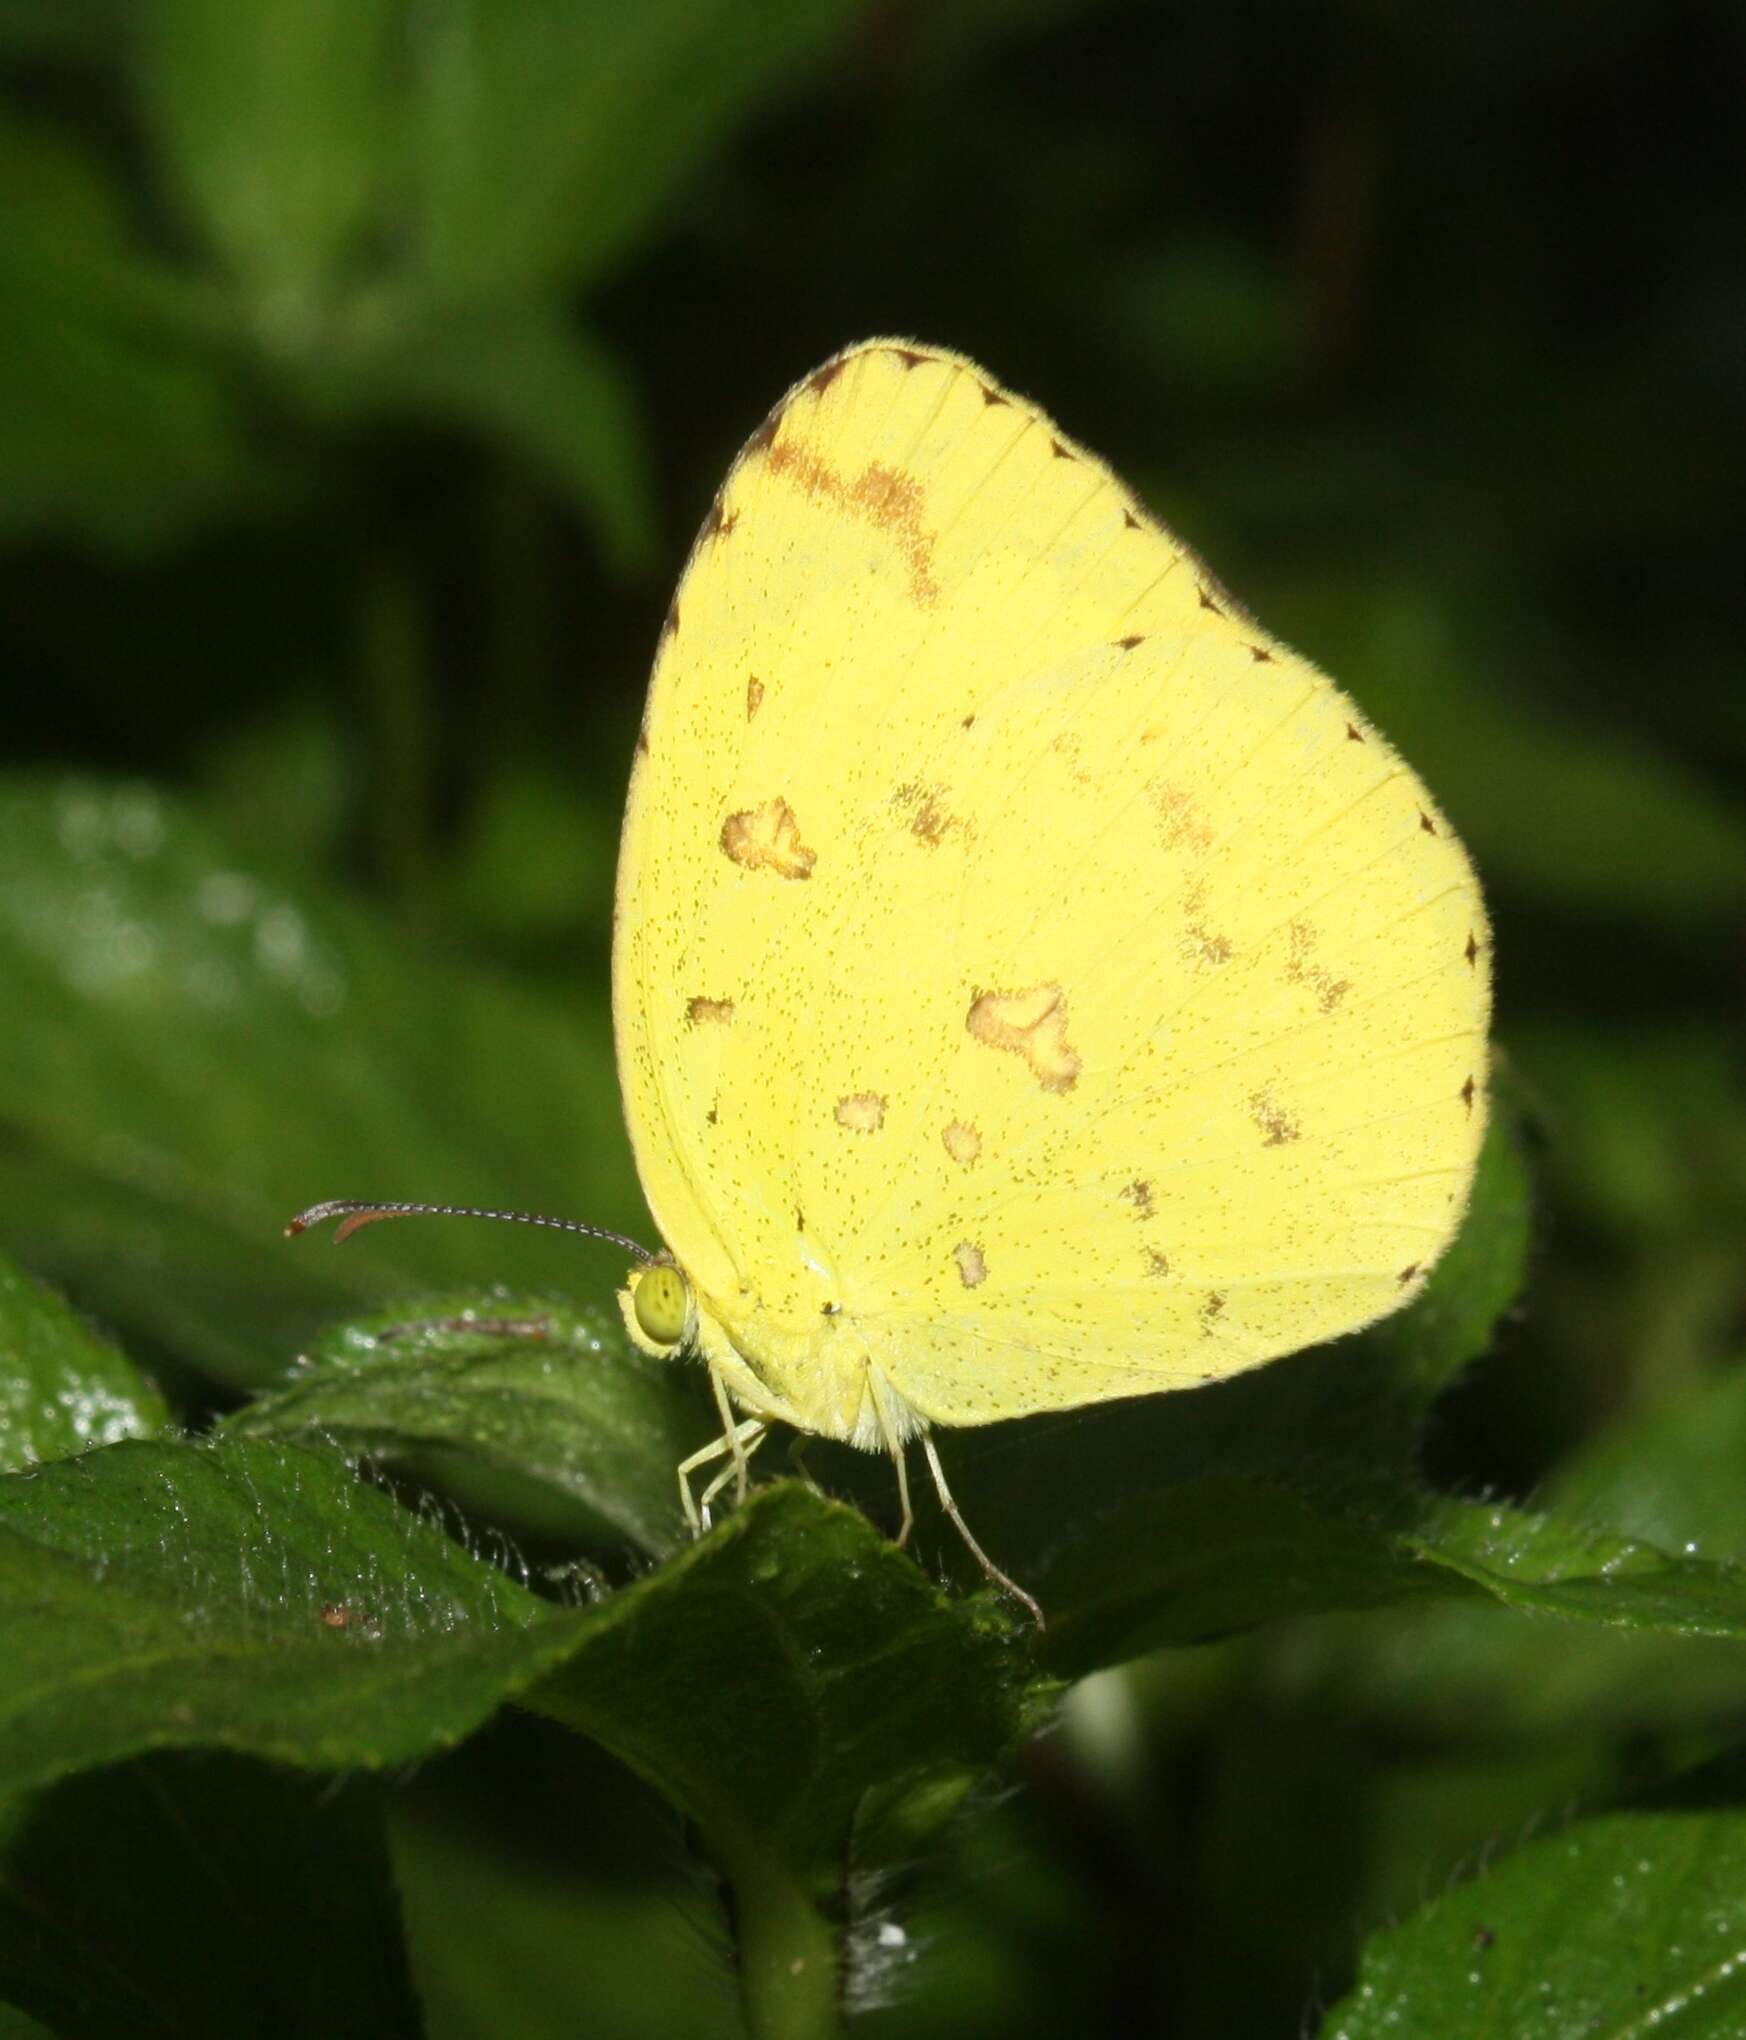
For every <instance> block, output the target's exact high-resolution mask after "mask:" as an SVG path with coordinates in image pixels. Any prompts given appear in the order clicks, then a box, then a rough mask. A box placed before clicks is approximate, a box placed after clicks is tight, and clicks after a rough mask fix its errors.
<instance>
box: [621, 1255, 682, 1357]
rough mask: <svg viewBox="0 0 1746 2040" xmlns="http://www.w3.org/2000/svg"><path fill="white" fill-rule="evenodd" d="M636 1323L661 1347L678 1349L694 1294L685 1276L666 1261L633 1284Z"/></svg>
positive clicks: (642, 1274) (632, 1299) (643, 1273)
mask: <svg viewBox="0 0 1746 2040" xmlns="http://www.w3.org/2000/svg"><path fill="white" fill-rule="evenodd" d="M631 1304H632V1307H633V1308H634V1309H635V1311H636V1314H637V1323H638V1325H640V1326H641V1328H642V1329H643V1331H644V1332H645V1333H647V1335H648V1336H649V1337H650V1338H651V1339H653V1340H654V1342H655V1343H656V1344H657V1345H659V1346H676V1345H678V1343H679V1341H680V1340H681V1339H682V1338H684V1336H685V1321H686V1319H687V1318H688V1317H689V1316H690V1313H691V1292H690V1290H689V1288H688V1287H687V1285H686V1281H685V1277H684V1276H683V1275H681V1274H680V1272H679V1270H678V1269H677V1268H674V1267H672V1266H670V1265H669V1264H668V1263H666V1262H662V1263H660V1264H659V1265H658V1266H656V1267H653V1268H645V1269H643V1271H642V1272H641V1273H640V1274H639V1275H637V1276H636V1277H635V1279H634V1280H633V1281H632V1283H631Z"/></svg>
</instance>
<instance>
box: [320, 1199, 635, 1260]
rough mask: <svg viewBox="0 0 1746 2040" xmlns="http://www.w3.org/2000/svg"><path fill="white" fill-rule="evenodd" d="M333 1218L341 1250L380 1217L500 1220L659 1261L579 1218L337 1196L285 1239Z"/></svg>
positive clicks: (629, 1241)
mask: <svg viewBox="0 0 1746 2040" xmlns="http://www.w3.org/2000/svg"><path fill="white" fill-rule="evenodd" d="M330 1218H337V1219H338V1220H339V1222H340V1223H339V1230H338V1231H337V1232H336V1233H335V1234H334V1236H333V1243H334V1245H335V1246H336V1247H337V1246H338V1245H339V1244H340V1242H341V1241H342V1240H348V1239H350V1238H351V1236H352V1234H353V1233H355V1232H356V1231H357V1229H358V1228H359V1226H361V1225H374V1224H375V1223H376V1221H377V1220H378V1219H379V1218H499V1219H502V1220H503V1221H504V1222H505V1223H506V1224H508V1225H544V1226H550V1228H551V1229H552V1231H553V1232H567V1233H581V1234H582V1235H583V1236H584V1237H585V1238H587V1239H591V1240H610V1241H611V1242H612V1243H613V1245H614V1246H615V1247H623V1248H624V1250H625V1252H626V1253H627V1254H634V1255H635V1256H636V1257H637V1259H638V1260H639V1261H641V1262H643V1263H644V1264H645V1265H646V1266H653V1264H654V1262H655V1261H656V1259H657V1258H658V1257H657V1256H656V1255H654V1254H651V1253H650V1252H649V1250H648V1248H647V1247H645V1246H644V1245H643V1244H642V1242H641V1241H640V1240H632V1239H626V1237H625V1236H624V1234H623V1233H617V1232H613V1231H611V1230H610V1228H608V1227H606V1226H604V1225H584V1224H583V1223H582V1221H581V1220H580V1219H579V1218H547V1217H545V1216H543V1215H542V1214H541V1213H539V1212H537V1211H487V1210H485V1209H484V1208H483V1207H482V1206H479V1205H474V1204H401V1203H388V1202H386V1201H384V1200H382V1199H379V1198H368V1197H335V1198H331V1199H330V1200H329V1201H328V1202H327V1203H326V1204H312V1205H310V1207H309V1209H308V1210H307V1211H300V1212H299V1213H298V1214H297V1216H296V1217H295V1218H294V1219H293V1220H292V1221H291V1223H290V1224H289V1225H288V1226H287V1227H286V1228H285V1237H286V1238H287V1239H295V1238H296V1236H297V1234H298V1233H300V1232H307V1231H308V1230H309V1228H310V1227H311V1226H312V1225H321V1224H323V1223H325V1222H326V1220H328V1219H330Z"/></svg>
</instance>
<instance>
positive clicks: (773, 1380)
mask: <svg viewBox="0 0 1746 2040" xmlns="http://www.w3.org/2000/svg"><path fill="white" fill-rule="evenodd" d="M827 1306H828V1307H827ZM697 1320H698V1321H697V1346H698V1351H699V1353H700V1355H701V1356H702V1358H703V1359H704V1360H705V1361H706V1362H707V1363H708V1364H709V1365H710V1366H711V1367H713V1368H714V1369H715V1370H716V1371H717V1372H718V1373H719V1374H720V1376H721V1378H722V1380H723V1382H724V1383H725V1384H726V1386H727V1389H728V1392H729V1393H730V1394H731V1395H732V1397H733V1399H734V1401H735V1402H736V1403H738V1404H739V1405H740V1406H741V1407H742V1408H744V1409H746V1410H747V1411H749V1412H750V1413H751V1414H752V1415H754V1416H760V1417H768V1418H773V1419H775V1420H776V1421H778V1422H781V1423H785V1424H792V1425H794V1426H795V1427H796V1428H797V1429H799V1430H803V1431H811V1432H815V1433H817V1434H819V1435H820V1436H823V1437H826V1438H839V1439H842V1440H844V1441H845V1442H847V1443H850V1444H854V1445H859V1446H861V1447H862V1448H863V1449H865V1450H871V1451H879V1450H883V1449H884V1446H885V1436H884V1432H883V1431H882V1429H881V1427H880V1423H879V1412H878V1409H877V1407H876V1406H875V1403H874V1395H875V1392H876V1390H875V1377H876V1367H875V1362H874V1356H873V1353H872V1350H871V1348H870V1347H869V1345H868V1342H867V1339H866V1336H865V1332H864V1329H863V1326H862V1324H861V1323H860V1322H859V1321H858V1320H857V1319H856V1318H855V1317H853V1316H852V1315H851V1314H850V1313H849V1311H848V1310H846V1309H845V1308H843V1307H842V1305H841V1304H840V1303H837V1302H836V1301H835V1300H834V1299H831V1298H826V1299H824V1300H823V1301H821V1302H820V1303H819V1304H818V1305H817V1306H816V1307H815V1308H814V1309H813V1310H812V1312H811V1313H810V1315H807V1314H804V1313H803V1312H802V1311H800V1310H796V1309H794V1308H792V1307H790V1308H788V1309H772V1308H771V1307H769V1306H768V1305H766V1304H765V1303H763V1302H762V1301H761V1300H760V1299H758V1298H757V1297H755V1296H750V1295H747V1294H745V1293H743V1292H742V1293H741V1294H740V1295H738V1296H736V1297H734V1298H733V1299H731V1300H722V1299H717V1298H712V1297H707V1296H700V1297H699V1298H698V1312H697ZM880 1385H881V1386H882V1387H884V1392H885V1397H886V1407H887V1413H888V1416H889V1417H890V1418H891V1420H892V1422H893V1423H894V1425H895V1427H896V1428H897V1429H898V1430H899V1431H900V1432H902V1433H906V1434H907V1433H909V1432H911V1431H913V1430H915V1429H917V1428H919V1422H918V1420H917V1419H916V1417H915V1416H914V1414H913V1413H912V1412H910V1411H909V1410H908V1408H907V1406H905V1405H902V1404H901V1403H900V1402H899V1401H898V1399H897V1398H896V1397H894V1396H893V1394H892V1392H891V1390H890V1389H889V1387H888V1386H885V1385H884V1384H883V1382H881V1383H880Z"/></svg>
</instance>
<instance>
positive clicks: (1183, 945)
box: [1177, 884, 1231, 968]
mask: <svg viewBox="0 0 1746 2040" xmlns="http://www.w3.org/2000/svg"><path fill="white" fill-rule="evenodd" d="M1182 905H1183V909H1184V911H1185V912H1186V914H1187V916H1188V925H1187V927H1186V928H1184V929H1183V931H1182V938H1181V941H1180V942H1179V943H1178V945H1177V947H1178V949H1179V950H1180V952H1181V954H1182V956H1183V959H1184V960H1185V961H1186V962H1188V963H1194V964H1209V965H1212V966H1213V967H1214V968H1216V967H1217V966H1218V965H1219V964H1221V963H1229V962H1230V960H1231V944H1230V938H1229V937H1228V936H1224V935H1215V934H1213V933H1212V931H1211V930H1210V929H1209V928H1208V927H1207V925H1206V887H1205V886H1204V885H1200V884H1196V885H1191V886H1189V887H1188V888H1187V890H1186V891H1185V892H1184V893H1183V895H1182Z"/></svg>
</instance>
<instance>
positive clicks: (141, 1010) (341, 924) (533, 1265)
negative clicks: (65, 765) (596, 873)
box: [0, 781, 641, 1381]
mask: <svg viewBox="0 0 1746 2040" xmlns="http://www.w3.org/2000/svg"><path fill="white" fill-rule="evenodd" d="M0 976H3V977H4V980H5V982H6V984H7V986H8V988H9V992H10V999H9V1009H8V1010H9V1018H8V1023H7V1025H6V1027H5V1028H4V1029H0V1115H4V1119H5V1121H6V1123H7V1124H8V1125H9V1126H10V1128H11V1129H12V1133H13V1144H14V1154H13V1156H12V1158H11V1164H10V1166H9V1167H8V1169H7V1171H6V1172H5V1175H4V1177H3V1178H0V1225H3V1226H4V1228H5V1230H6V1234H7V1236H8V1237H9V1238H10V1239H11V1240H12V1242H13V1243H14V1245H15V1248H16V1250H17V1251H18V1253H19V1257H20V1258H21V1259H23V1260H25V1261H26V1262H27V1263H28V1264H29V1265H31V1266H32V1267H34V1268H36V1269H39V1270H41V1271H44V1272H47V1273H50V1274H52V1275H54V1276H55V1278H56V1279H57V1280H59V1281H61V1282H62V1283H63V1284H64V1286H66V1287H67V1288H68V1289H69V1291H70V1292H71V1293H72V1294H73V1295H74V1296H75V1297H76V1298H77V1299H78V1300H79V1301H80V1302H81V1303H83V1304H85V1305H87V1306H90V1307H93V1308H96V1309H99V1310H101V1311H102V1312H103V1314H104V1315H105V1316H106V1317H107V1318H108V1319H110V1320H111V1321H112V1322H115V1323H118V1324H121V1325H124V1326H127V1327H130V1328H133V1329H135V1330H137V1331H139V1332H141V1333H144V1334H149V1335H151V1336H153V1337H156V1338H158V1339H161V1340H162V1341H163V1342H164V1343H165V1344H166V1345H168V1346H169V1347H170V1348H171V1349H172V1350H174V1351H176V1352H178V1353H179V1354H180V1355H181V1356H184V1357H186V1358H188V1359H191V1360H193V1361H195V1362H197V1363H199V1364H201V1365H203V1366H206V1367H208V1368H210V1369H212V1370H213V1371H216V1372H218V1373H220V1374H223V1375H226V1376H228V1377H229V1378H231V1379H234V1380H239V1381H249V1380H253V1381H263V1380H267V1379H271V1378H272V1377H274V1376H275V1375H277V1374H279V1373H280V1372H281V1371H282V1369H283V1367H284V1365H285V1363H286V1362H287V1361H288V1359H289V1357H290V1354H291V1352H292V1351H293V1350H294V1348H293V1347H292V1346H291V1345H290V1344H289V1343H288V1341H289V1339H290V1338H291V1337H295V1336H297V1335H298V1334H299V1333H300V1332H312V1331H313V1330H314V1328H315V1326H316V1324H317V1323H318V1322H320V1321H322V1320H331V1319H333V1318H335V1317H338V1316H340V1315H341V1314H342V1313H344V1312H345V1311H347V1310H348V1309H351V1308H355V1307H356V1306H358V1305H360V1304H361V1305H363V1306H365V1307H368V1306H370V1305H371V1304H375V1303H380V1302H381V1301H382V1300H383V1299H384V1298H386V1297H388V1296H391V1295H396V1294H399V1293H403V1292H404V1290H405V1289H406V1288H407V1287H408V1286H409V1285H411V1284H412V1283H414V1282H421V1283H423V1284H425V1285H428V1284H430V1283H443V1282H448V1283H453V1282H457V1281H462V1280H471V1281H474V1282H476V1283H478V1284H480V1285H483V1284H485V1283H487V1282H489V1281H490V1280H491V1279H492V1278H493V1277H494V1276H502V1277H503V1278H504V1279H506V1280H520V1281H522V1282H523V1283H525V1284H528V1285H530V1286H531V1285H533V1284H536V1283H539V1282H540V1281H541V1280H542V1279H544V1280H550V1279H551V1277H552V1276H553V1274H554V1273H558V1272H562V1271H566V1270H574V1272H575V1279H576V1280H577V1281H578V1283H579V1284H581V1285H583V1286H586V1287H591V1288H593V1289H594V1291H595V1293H596V1294H599V1293H600V1292H601V1291H602V1290H603V1289H605V1288H606V1287H607V1286H608V1285H609V1284H612V1283H615V1282H616V1280H617V1279H618V1277H619V1275H620V1273H621V1263H622V1256H620V1255H618V1254H616V1253H614V1252H611V1251H610V1250H604V1249H601V1248H599V1247H594V1246H589V1245H587V1244H586V1243H568V1242H566V1243H563V1244H562V1245H559V1244H558V1243H556V1242H555V1241H554V1239H553V1238H552V1236H551V1235H549V1234H545V1235H541V1234H537V1233H532V1232H531V1231H530V1230H529V1229H526V1228H518V1227H509V1226H483V1225H473V1226H467V1225H459V1224H454V1223H440V1222H435V1221H433V1222H428V1223H422V1224H415V1223H409V1224H405V1225H398V1226H375V1227H372V1228H371V1229H370V1231H369V1232H368V1233H367V1234H365V1235H364V1236H363V1237H361V1238H360V1239H358V1240H357V1241H355V1242H353V1243H351V1244H348V1245H347V1246H346V1247H345V1248H344V1249H343V1251H338V1252H336V1251H335V1250H334V1248H333V1246H332V1245H331V1243H330V1242H328V1241H325V1240H320V1239H307V1240H301V1241H297V1242H291V1241H287V1240H285V1239H283V1238H282V1237H281V1232H282V1228H283V1226H284V1224H285V1221H286V1220H287V1219H288V1218H289V1217H290V1216H291V1215H292V1214H293V1213H294V1212H296V1211H297V1210H299V1209H300V1208H301V1207H302V1206H304V1205H306V1204H309V1203H311V1202H314V1201H316V1200H317V1199H320V1198H323V1197H329V1196H338V1195H345V1194H347V1193H356V1194H362V1195H372V1196H396V1195H413V1196H424V1197H434V1198H436V1199H448V1200H453V1201H457V1202H467V1203H483V1204H489V1205H496V1206H507V1207H513V1208H523V1209H525V1208H529V1207H532V1208H536V1209H544V1210H547V1211H558V1212H573V1213H576V1214H578V1215H581V1216H583V1217H586V1218H589V1219H592V1220H595V1221H597V1222H599V1223H603V1224H607V1225H616V1226H618V1227H619V1228H620V1229H623V1230H634V1229H635V1228H636V1227H637V1226H638V1225H639V1224H640V1223H641V1207H640V1201H639V1200H638V1198H637V1196H636V1192H635V1189H634V1179H633V1177H632V1173H631V1169H630V1162H629V1156H628V1153H627V1151H626V1147H625V1141H624V1131H623V1123H622V1120H621V1118H620V1114H619V1107H618V1098H617V1085H616V1081H615V1079H614V1076H613V1073H612V1064H611V1056H610V1051H609V1048H608V1044H607V1039H606V1028H605V1015H604V1013H600V1014H598V1015H597V1016H596V1018H595V1025H594V1027H593V1028H592V1029H590V1028H587V1027H585V1026H583V1025H582V1024H579V1022H578V1020H577V1019H576V1017H575V1016H573V1015H566V1014H563V1013H560V1012H555V1011H552V1010H550V1009H548V1008H546V1007H544V1006H542V1005H540V1004H538V1003H537V1002H535V1001H533V1000H531V999H528V998H524V997H520V996H517V995H515V994H514V993H512V992H510V991H509V990H507V989H506V988H504V987H502V986H501V985H499V984H497V983H495V982H493V981H491V980H489V979H487V978H485V977H484V976H482V975H481V974H478V973H475V972H472V971H469V970H468V969H467V968H466V967H465V966H464V965H459V964H450V965H449V966H447V967H446V968H443V969H437V968H435V967H433V966H432V965H431V964H430V963H429V962H427V961H426V960H424V959H423V958H421V957H419V956H418V955H416V954H415V953H413V952H412V951H410V950H409V949H408V948H407V947H406V946H405V945H404V943H403V942H402V941H401V940H400V939H399V938H398V937H396V936H395V935H394V934H393V933H391V932H390V930H389V929H388V928H387V927H386V926H384V925H383V924H382V923H381V922H380V921H377V920H373V919H372V918H371V917H369V916H368V915H365V914H363V913H360V912H358V911H357V910H356V909H353V908H348V907H345V906H342V905H340V904H339V903H338V902H337V901H334V900H331V899H329V898H326V897H324V896H322V895H321V894H319V893H317V892H316V891H314V890H313V889H311V888H310V887H308V886H307V885H305V884H303V883H301V882H299V881H297V880H295V879H293V878H289V877H286V876H284V875H282V874H280V873H278V872H277V871H275V870H274V869H273V868H272V867H270V866H268V865H266V864H264V863H262V862H260V861H259V860H257V859H253V858H249V857H243V856H239V855H237V854H234V853H233V851H232V850H231V849H230V847H229V846H227V845H226V844H225V843H224V842H223V841H222V840H221V839H220V838H219V837H218V836H217V835H215V834H214V833H213V832H212V831H211V830H210V829H208V828H206V827H205V826H203V825H202V824H201V823H200V822H198V821H197V820H196V819H195V818H194V817H193V816H192V815H191V814H189V813H188V812H187V811H186V810H185V809H183V808H181V807H180V806H178V805H177V804H176V803H175V802H174V801H171V800H169V799H167V798H166V797H164V796H163V795H161V794H158V793H154V792H147V791H144V790H142V789H138V788H127V787H116V786H106V785H100V784H93V783H90V782H84V781H69V782H65V783H62V784H58V785H55V786H52V787H43V786H39V785H35V784H32V783H29V782H22V781H14V782H12V783H10V784H7V783H0ZM536 1242H537V1245H536ZM166 1267H174V1268H175V1269H176V1271H177V1275H176V1279H175V1280H174V1281H167V1280H166V1279H165V1275H164V1270H165V1268H166Z"/></svg>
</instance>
